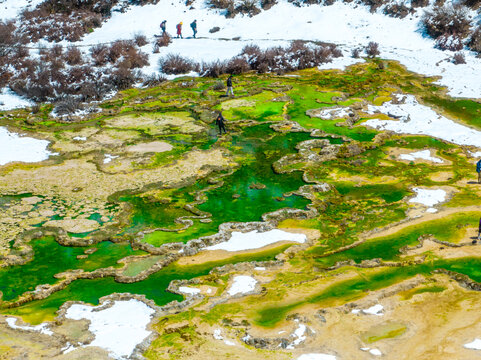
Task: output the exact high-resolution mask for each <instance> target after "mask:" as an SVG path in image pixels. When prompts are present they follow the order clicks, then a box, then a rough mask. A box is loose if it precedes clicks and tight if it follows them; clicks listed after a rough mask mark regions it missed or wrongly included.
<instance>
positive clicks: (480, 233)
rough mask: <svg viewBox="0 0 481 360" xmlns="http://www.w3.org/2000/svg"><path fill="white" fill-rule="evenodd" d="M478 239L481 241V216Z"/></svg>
mask: <svg viewBox="0 0 481 360" xmlns="http://www.w3.org/2000/svg"><path fill="white" fill-rule="evenodd" d="M478 241H481V218H479V226H478ZM473 242H474V243H476V240H474V241H473Z"/></svg>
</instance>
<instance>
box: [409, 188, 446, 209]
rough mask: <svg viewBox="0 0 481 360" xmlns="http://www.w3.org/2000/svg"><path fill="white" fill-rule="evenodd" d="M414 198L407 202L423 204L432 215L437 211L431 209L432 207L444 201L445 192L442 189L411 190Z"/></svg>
mask: <svg viewBox="0 0 481 360" xmlns="http://www.w3.org/2000/svg"><path fill="white" fill-rule="evenodd" d="M413 190H414V192H415V193H416V197H414V198H412V199H411V200H409V202H414V203H419V204H423V205H425V206H427V207H429V209H428V210H426V211H428V212H431V213H434V212H436V211H437V210H436V209H434V208H433V206H434V205H436V204H439V203H442V202H443V201H444V200H445V199H446V191H444V190H442V189H422V188H413Z"/></svg>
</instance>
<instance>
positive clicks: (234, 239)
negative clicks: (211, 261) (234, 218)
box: [205, 229, 307, 251]
mask: <svg viewBox="0 0 481 360" xmlns="http://www.w3.org/2000/svg"><path fill="white" fill-rule="evenodd" d="M306 240H307V237H306V235H304V234H295V233H290V232H287V231H282V230H279V229H273V230H270V231H266V232H263V233H259V232H258V231H257V230H253V231H249V232H247V233H241V232H238V231H234V232H232V235H231V237H230V239H229V240H228V241H225V242H223V243H220V244H216V245H212V246H208V247H206V248H205V250H226V251H242V250H250V249H259V248H261V247H264V246H267V245H270V244H274V243H276V242H279V241H294V242H298V243H301V244H302V243H304V242H305V241H306Z"/></svg>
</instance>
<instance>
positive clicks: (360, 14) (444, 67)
mask: <svg viewBox="0 0 481 360" xmlns="http://www.w3.org/2000/svg"><path fill="white" fill-rule="evenodd" d="M193 7H194V9H192V10H190V9H189V7H187V6H186V5H185V2H184V1H180V0H173V1H170V2H159V3H158V4H156V5H145V6H136V7H135V6H134V7H131V8H130V9H129V10H128V11H126V12H125V13H119V12H115V13H113V15H112V17H111V19H109V20H108V21H107V22H106V23H105V24H104V25H103V26H102V27H101V28H99V29H95V31H94V32H92V33H90V34H88V35H86V36H85V38H84V39H83V40H82V41H81V42H80V43H79V44H82V45H86V44H88V45H90V44H91V45H94V44H96V43H101V42H109V41H113V40H116V39H129V38H132V37H133V35H134V34H135V33H143V34H144V35H146V36H147V37H148V38H152V37H153V36H154V34H159V33H160V29H159V24H160V22H161V21H162V20H164V19H165V20H167V31H168V32H169V33H170V34H175V25H176V24H177V23H178V22H180V21H183V23H184V27H183V32H184V37H185V36H188V37H189V36H191V35H192V31H191V29H190V27H189V24H190V22H192V21H193V20H194V19H197V22H198V30H199V33H198V36H199V37H201V39H187V38H184V39H174V42H173V44H171V45H170V46H169V47H167V48H162V49H161V51H160V53H159V54H158V55H155V56H152V55H151V60H150V63H151V67H149V69H148V70H147V72H149V71H153V70H155V69H156V67H157V61H158V58H159V57H161V56H163V55H165V54H167V53H179V54H180V55H182V56H185V57H190V58H193V59H195V60H196V61H199V62H202V61H212V60H216V59H220V60H225V59H229V58H231V57H232V56H235V55H237V54H238V53H239V51H240V49H241V48H242V47H243V46H244V45H245V44H246V43H256V44H258V45H260V46H261V47H269V46H278V45H282V42H284V43H286V42H288V41H291V40H297V39H302V40H310V41H325V42H332V43H335V44H338V45H340V46H341V47H342V48H343V49H345V50H346V54H345V56H349V55H348V54H349V53H350V50H351V49H353V48H358V47H361V46H365V45H367V43H368V42H370V41H374V42H377V43H379V44H380V51H381V57H383V58H386V59H393V60H398V61H400V62H401V63H402V64H403V65H405V66H407V68H408V69H409V70H411V71H415V72H418V73H421V74H426V75H434V76H441V77H442V78H441V79H440V80H439V81H438V82H439V83H440V84H441V85H444V86H447V87H448V88H449V93H450V95H452V96H460V97H472V98H477V97H479V96H480V94H481V82H479V81H478V79H477V77H476V76H472V74H476V73H479V72H480V71H481V61H480V60H479V59H476V57H475V54H474V53H471V52H468V51H464V55H465V57H466V64H462V65H454V64H452V63H451V62H450V61H445V60H446V59H447V58H449V57H452V55H453V54H454V53H452V52H449V51H448V52H445V51H441V50H438V49H435V48H434V41H433V40H432V39H429V38H426V37H423V34H422V33H421V32H420V31H419V21H420V17H421V15H422V14H423V13H424V9H421V10H418V11H417V12H416V13H415V14H413V15H409V16H407V17H406V18H404V19H399V18H392V17H388V16H385V15H384V14H382V13H381V12H380V11H379V12H375V13H371V12H370V11H369V9H368V7H365V6H361V5H358V4H355V3H347V4H346V3H342V2H340V1H337V2H335V3H334V4H333V5H331V6H322V5H310V6H301V7H297V6H295V5H293V4H292V3H289V2H288V1H287V0H279V1H278V3H277V4H276V5H274V6H273V7H272V8H271V9H269V10H267V11H262V12H261V13H260V14H259V15H256V16H253V17H248V16H242V15H237V16H236V17H235V18H233V19H226V18H225V17H224V16H223V12H221V11H218V10H214V9H209V8H208V7H207V5H206V2H205V1H204V0H197V1H195V2H194V3H193ZM139 19H142V21H138V20H139ZM214 26H218V27H220V31H218V32H216V33H213V34H210V33H209V32H208V30H209V29H211V28H212V27H214ZM235 37H240V41H226V40H225V39H232V38H235ZM202 38H206V39H202ZM335 61H336V62H338V63H339V64H338V66H340V67H342V66H345V65H350V64H352V63H353V62H359V61H363V60H362V59H361V60H359V59H350V60H346V58H339V59H335ZM326 66H327V67H329V64H327V65H326Z"/></svg>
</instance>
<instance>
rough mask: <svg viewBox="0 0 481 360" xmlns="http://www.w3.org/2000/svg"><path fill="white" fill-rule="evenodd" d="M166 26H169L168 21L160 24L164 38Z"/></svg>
mask: <svg viewBox="0 0 481 360" xmlns="http://www.w3.org/2000/svg"><path fill="white" fill-rule="evenodd" d="M166 26H167V20H164V21H162V22H161V23H160V29H161V30H162V36H164V35H165V30H166Z"/></svg>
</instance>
